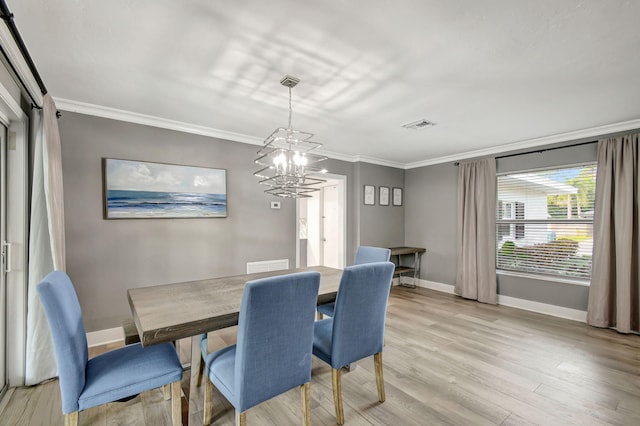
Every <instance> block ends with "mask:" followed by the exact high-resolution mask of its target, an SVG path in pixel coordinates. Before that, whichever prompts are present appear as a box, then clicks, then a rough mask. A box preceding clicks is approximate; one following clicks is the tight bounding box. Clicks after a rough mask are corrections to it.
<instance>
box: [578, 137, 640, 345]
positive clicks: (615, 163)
mask: <svg viewBox="0 0 640 426" xmlns="http://www.w3.org/2000/svg"><path fill="white" fill-rule="evenodd" d="M639 137H640V134H638V133H636V134H632V135H623V136H618V137H614V138H609V139H605V140H601V141H599V142H598V172H597V176H596V205H595V212H594V225H593V227H594V229H593V240H594V243H595V244H594V247H593V270H592V273H591V286H590V288H589V304H588V308H587V324H590V325H593V326H596V327H613V328H615V329H617V330H618V331H619V332H621V333H629V332H633V331H635V332H638V331H639V326H640V288H639V284H638V279H639V278H640V270H639V268H640V258H639V256H640V235H639V232H640V211H639V209H638V203H639V202H640V197H639V190H640V181H639V177H640V174H639V173H638V162H639V160H640V152H639V150H638V139H639Z"/></svg>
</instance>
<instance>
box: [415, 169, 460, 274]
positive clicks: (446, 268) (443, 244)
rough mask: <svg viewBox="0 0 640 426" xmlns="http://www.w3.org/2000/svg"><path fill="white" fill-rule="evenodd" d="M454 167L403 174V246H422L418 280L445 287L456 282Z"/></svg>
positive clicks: (455, 190)
mask: <svg viewBox="0 0 640 426" xmlns="http://www.w3.org/2000/svg"><path fill="white" fill-rule="evenodd" d="M457 184H458V168H457V167H455V166H454V165H453V163H445V164H438V165H434V166H428V167H421V168H417V169H410V170H407V171H406V173H405V194H404V201H405V236H404V238H405V243H406V245H408V246H411V247H424V248H426V249H427V252H426V253H424V254H423V255H422V263H421V270H420V277H421V278H422V279H424V280H429V281H435V282H439V283H445V284H454V283H455V281H456V238H457V236H456V214H457V203H458V201H457V200H458V198H457V193H458V187H457Z"/></svg>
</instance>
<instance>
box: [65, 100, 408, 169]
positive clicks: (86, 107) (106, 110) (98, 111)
mask: <svg viewBox="0 0 640 426" xmlns="http://www.w3.org/2000/svg"><path fill="white" fill-rule="evenodd" d="M54 101H55V103H56V106H57V107H58V108H59V109H61V110H63V111H69V112H77V113H79V114H85V115H92V116H96V117H102V118H109V119H112V120H119V121H125V122H128V123H135V124H142V125H145V126H152V127H159V128H162V129H169V130H175V131H178V132H184V133H192V134H195V135H201V136H209V137H213V138H219V139H226V140H229V141H233V142H242V143H247V144H251V145H262V144H264V139H260V138H257V137H255V136H249V135H244V134H241V133H234V132H228V131H226V130H220V129H215V128H212V127H207V126H200V125H197V124H192V123H185V122H183V121H176V120H170V119H167V118H161V117H155V116H152V115H147V114H140V113H137V112H132V111H126V110H121V109H116V108H110V107H105V106H101V105H95V104H90V103H86V102H79V101H74V100H71V99H64V98H58V97H55V98H54ZM317 152H318V154H321V155H325V156H327V157H329V158H331V159H334V160H342V161H347V162H351V163H353V162H356V161H360V160H359V159H358V157H355V156H350V155H345V154H340V153H337V152H333V151H325V150H318V151H317ZM374 160H375V159H369V160H367V161H368V162H373V161H374ZM375 161H378V163H375V164H382V165H386V164H385V161H384V160H375ZM386 163H388V162H386ZM393 164H395V165H393V166H392V167H399V168H402V167H403V165H402V164H398V163H393Z"/></svg>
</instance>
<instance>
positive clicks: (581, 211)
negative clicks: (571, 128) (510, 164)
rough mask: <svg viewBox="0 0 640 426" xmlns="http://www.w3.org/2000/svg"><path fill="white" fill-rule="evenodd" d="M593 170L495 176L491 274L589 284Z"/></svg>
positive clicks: (585, 167) (579, 168)
mask: <svg viewBox="0 0 640 426" xmlns="http://www.w3.org/2000/svg"><path fill="white" fill-rule="evenodd" d="M595 184H596V165H595V164H586V165H580V166H572V167H567V168H561V169H549V170H537V171H530V172H518V173H509V174H502V175H499V176H498V202H497V205H496V266H497V269H500V270H507V271H518V272H526V273H534V274H544V275H554V276H560V277H565V278H577V279H583V280H589V278H590V277H591V256H592V252H593V209H594V198H595Z"/></svg>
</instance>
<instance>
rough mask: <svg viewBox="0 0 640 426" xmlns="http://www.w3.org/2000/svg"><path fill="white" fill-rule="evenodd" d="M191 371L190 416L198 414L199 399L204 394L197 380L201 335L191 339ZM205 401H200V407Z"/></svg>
mask: <svg viewBox="0 0 640 426" xmlns="http://www.w3.org/2000/svg"><path fill="white" fill-rule="evenodd" d="M190 352H191V354H190V357H191V369H190V371H189V397H188V398H189V399H188V401H189V416H188V417H191V415H192V414H194V413H197V412H198V401H197V399H198V398H199V397H200V396H202V395H201V394H202V392H198V388H197V382H198V380H197V378H198V376H197V375H198V369H199V368H200V358H201V357H200V335H197V336H192V337H191V351H190ZM203 402H204V401H200V405H202V403H203Z"/></svg>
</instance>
